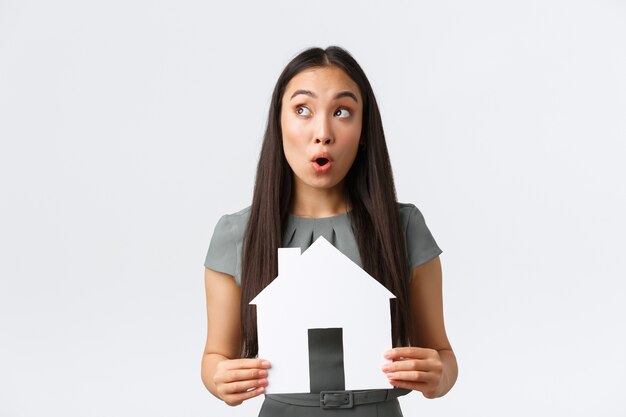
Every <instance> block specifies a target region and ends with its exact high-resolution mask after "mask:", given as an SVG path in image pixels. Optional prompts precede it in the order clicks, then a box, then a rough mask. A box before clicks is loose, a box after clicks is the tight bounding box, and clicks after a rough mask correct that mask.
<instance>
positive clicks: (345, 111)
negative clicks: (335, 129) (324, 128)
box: [335, 109, 350, 118]
mask: <svg viewBox="0 0 626 417" xmlns="http://www.w3.org/2000/svg"><path fill="white" fill-rule="evenodd" d="M335 117H341V118H346V117H350V111H349V110H348V109H337V111H336V112H335Z"/></svg>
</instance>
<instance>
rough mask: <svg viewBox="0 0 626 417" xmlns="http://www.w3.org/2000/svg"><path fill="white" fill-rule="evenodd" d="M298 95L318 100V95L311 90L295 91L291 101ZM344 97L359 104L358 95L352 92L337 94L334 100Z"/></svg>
mask: <svg viewBox="0 0 626 417" xmlns="http://www.w3.org/2000/svg"><path fill="white" fill-rule="evenodd" d="M298 94H304V95H306V96H310V97H313V98H317V95H316V94H315V93H314V92H313V91H311V90H302V89H300V90H296V91H294V93H293V94H292V95H291V98H290V99H289V100H292V99H293V98H294V97H295V96H297V95H298ZM342 97H350V98H351V99H352V100H354V101H356V102H357V103H358V102H359V100H358V99H357V98H356V94H354V93H353V92H352V91H347V90H346V91H340V92H339V93H337V94H335V97H334V99H335V100H337V99H340V98H342Z"/></svg>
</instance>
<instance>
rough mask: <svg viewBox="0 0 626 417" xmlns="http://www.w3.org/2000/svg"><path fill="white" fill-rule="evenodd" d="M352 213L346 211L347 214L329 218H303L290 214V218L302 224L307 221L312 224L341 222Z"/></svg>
mask: <svg viewBox="0 0 626 417" xmlns="http://www.w3.org/2000/svg"><path fill="white" fill-rule="evenodd" d="M350 213H351V212H350V211H346V212H345V213H340V214H335V215H333V216H328V217H303V216H296V215H295V214H291V213H289V217H290V218H292V219H294V220H298V221H301V222H306V221H310V222H311V221H325V220H339V219H342V218H344V217H348V215H349V214H350Z"/></svg>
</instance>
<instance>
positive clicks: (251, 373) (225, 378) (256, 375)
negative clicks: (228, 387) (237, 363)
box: [220, 369, 267, 383]
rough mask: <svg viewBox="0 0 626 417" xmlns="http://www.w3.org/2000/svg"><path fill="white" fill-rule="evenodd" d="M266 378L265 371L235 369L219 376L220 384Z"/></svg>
mask: <svg viewBox="0 0 626 417" xmlns="http://www.w3.org/2000/svg"><path fill="white" fill-rule="evenodd" d="M266 376H267V371H266V370H265V369H235V370H229V371H226V372H224V373H223V374H221V375H220V382H226V383H228V382H235V381H246V380H250V379H260V378H265V377H266Z"/></svg>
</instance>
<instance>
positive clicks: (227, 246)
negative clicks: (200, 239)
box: [204, 215, 238, 277]
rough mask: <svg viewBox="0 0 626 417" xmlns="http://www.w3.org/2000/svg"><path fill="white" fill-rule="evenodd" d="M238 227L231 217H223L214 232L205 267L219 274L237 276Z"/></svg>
mask: <svg viewBox="0 0 626 417" xmlns="http://www.w3.org/2000/svg"><path fill="white" fill-rule="evenodd" d="M236 227H237V225H236V224H235V223H233V222H232V221H231V219H230V216H229V215H225V216H222V217H221V218H220V219H219V221H218V222H217V224H216V225H215V229H214V230H213V237H212V238H211V243H210V244H209V250H208V251H207V254H206V258H205V260H204V266H206V267H207V268H209V269H212V270H214V271H218V272H224V273H226V274H229V275H232V276H235V277H236V276H237V275H238V274H237V250H238V248H237V246H238V245H237V241H236V231H237V230H236Z"/></svg>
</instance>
